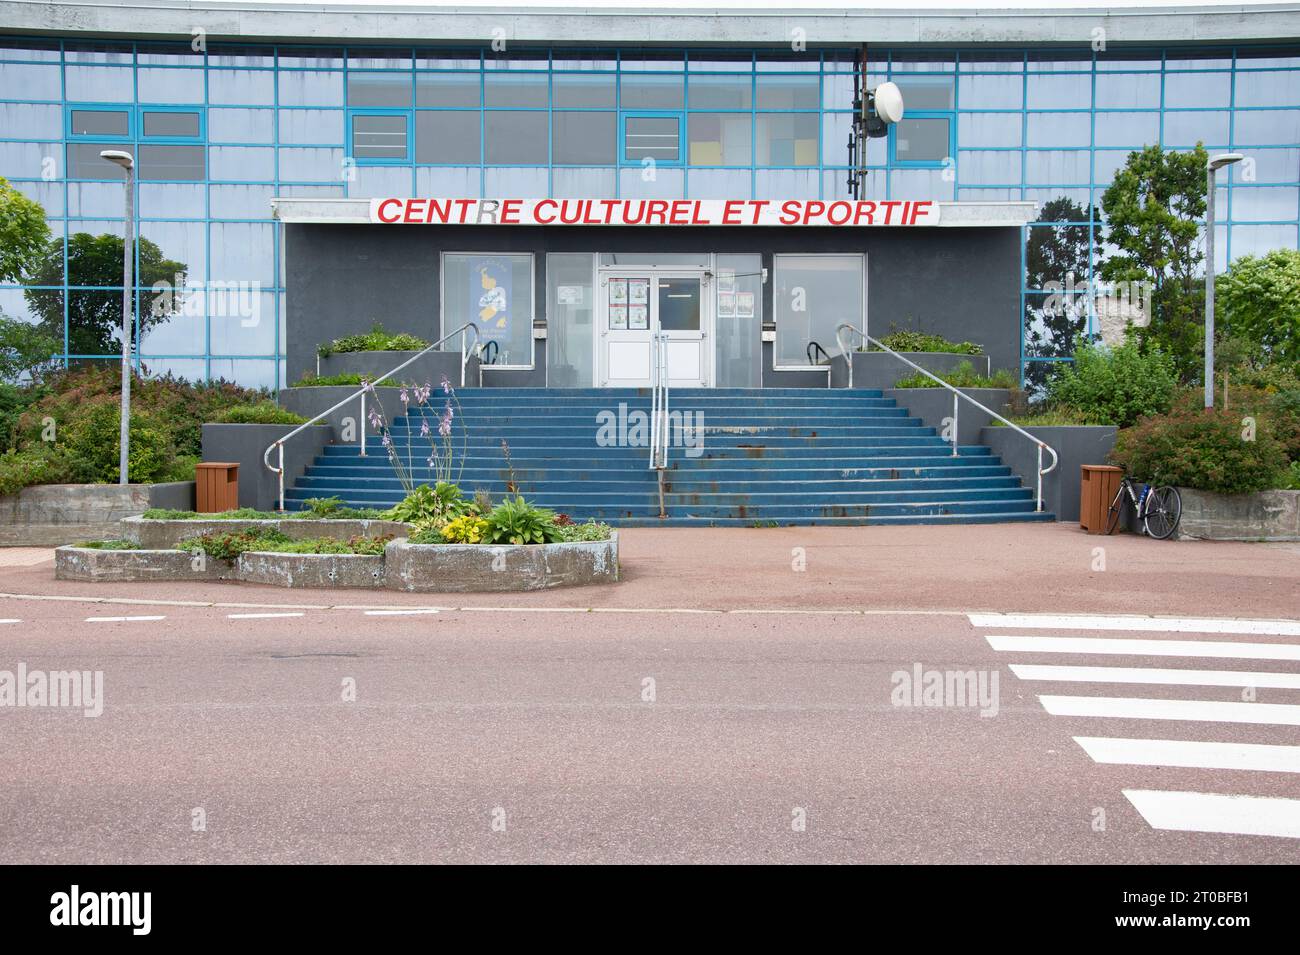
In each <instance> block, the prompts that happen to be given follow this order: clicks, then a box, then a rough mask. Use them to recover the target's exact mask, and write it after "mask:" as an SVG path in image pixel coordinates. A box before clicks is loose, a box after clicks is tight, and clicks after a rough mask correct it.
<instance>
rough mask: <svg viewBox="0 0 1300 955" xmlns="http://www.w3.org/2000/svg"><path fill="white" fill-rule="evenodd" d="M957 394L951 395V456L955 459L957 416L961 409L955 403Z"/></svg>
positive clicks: (956, 402)
mask: <svg viewBox="0 0 1300 955" xmlns="http://www.w3.org/2000/svg"><path fill="white" fill-rule="evenodd" d="M957 397H958V393H957V392H955V391H954V392H953V393H952V456H953V457H954V458H955V457H957V430H958V429H957V414H958V409H959V408H960V407H961V406H960V404H959V403H958V401H957Z"/></svg>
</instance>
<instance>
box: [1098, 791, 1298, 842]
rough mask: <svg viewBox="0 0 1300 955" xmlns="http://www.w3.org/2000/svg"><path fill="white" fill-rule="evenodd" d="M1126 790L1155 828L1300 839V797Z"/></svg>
mask: <svg viewBox="0 0 1300 955" xmlns="http://www.w3.org/2000/svg"><path fill="white" fill-rule="evenodd" d="M1123 792H1124V795H1125V796H1126V797H1128V801H1129V802H1131V803H1132V804H1133V806H1134V808H1136V809H1137V811H1138V812H1140V813H1141V814H1142V818H1143V819H1145V820H1146V821H1147V823H1148V824H1149V825H1151V827H1152V828H1155V829H1173V830H1176V831H1178V832H1219V833H1230V834H1232V835H1239V836H1280V837H1283V838H1289V839H1300V800H1297V799H1277V798H1274V797H1267V796H1229V795H1223V794H1221V793H1194V792H1161V791H1159V790H1152V789H1125V790H1124V791H1123Z"/></svg>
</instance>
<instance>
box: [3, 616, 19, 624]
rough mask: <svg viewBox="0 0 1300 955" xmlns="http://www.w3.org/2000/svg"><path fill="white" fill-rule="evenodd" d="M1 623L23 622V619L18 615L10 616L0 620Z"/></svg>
mask: <svg viewBox="0 0 1300 955" xmlns="http://www.w3.org/2000/svg"><path fill="white" fill-rule="evenodd" d="M0 623H22V621H21V620H19V619H18V618H17V617H9V618H7V619H5V620H0Z"/></svg>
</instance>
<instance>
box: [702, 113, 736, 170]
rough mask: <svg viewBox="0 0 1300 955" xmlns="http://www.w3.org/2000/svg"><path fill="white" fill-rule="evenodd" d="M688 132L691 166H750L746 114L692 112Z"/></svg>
mask: <svg viewBox="0 0 1300 955" xmlns="http://www.w3.org/2000/svg"><path fill="white" fill-rule="evenodd" d="M688 129H689V132H690V163H691V165H692V166H748V165H749V163H750V155H751V152H750V141H751V137H750V116H749V114H748V113H692V114H691V115H690V120H689V123H688Z"/></svg>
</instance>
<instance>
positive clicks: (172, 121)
mask: <svg viewBox="0 0 1300 955" xmlns="http://www.w3.org/2000/svg"><path fill="white" fill-rule="evenodd" d="M142 134H143V135H145V136H172V137H175V138H177V139H180V138H186V139H197V138H198V135H199V114H198V113H153V112H147V111H146V112H145V114H144V129H143V130H142Z"/></svg>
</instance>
